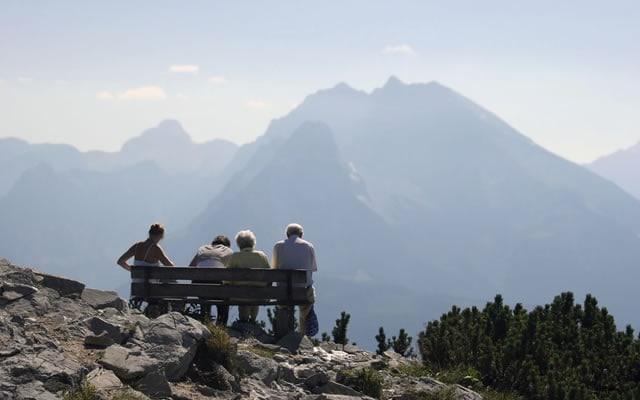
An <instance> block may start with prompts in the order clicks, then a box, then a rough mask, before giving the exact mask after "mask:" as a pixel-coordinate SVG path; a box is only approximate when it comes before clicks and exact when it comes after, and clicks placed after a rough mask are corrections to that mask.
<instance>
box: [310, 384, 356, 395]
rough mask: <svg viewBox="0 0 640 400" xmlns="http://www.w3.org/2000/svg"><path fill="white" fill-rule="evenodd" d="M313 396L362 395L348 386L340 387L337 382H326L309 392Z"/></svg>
mask: <svg viewBox="0 0 640 400" xmlns="http://www.w3.org/2000/svg"><path fill="white" fill-rule="evenodd" d="M311 392H312V393H315V394H323V393H324V394H341V395H345V396H358V397H360V396H362V393H360V392H358V391H357V390H355V389H353V388H350V387H349V386H345V385H342V384H340V383H337V382H333V381H330V382H327V383H326V384H325V385H322V386H318V387H316V388H315V389H313V390H312V391H311Z"/></svg>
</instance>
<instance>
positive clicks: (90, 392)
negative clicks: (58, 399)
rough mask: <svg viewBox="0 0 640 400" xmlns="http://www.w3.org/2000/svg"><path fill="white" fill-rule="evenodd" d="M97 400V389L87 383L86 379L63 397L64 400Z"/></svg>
mask: <svg viewBox="0 0 640 400" xmlns="http://www.w3.org/2000/svg"><path fill="white" fill-rule="evenodd" d="M97 398H98V397H97V394H96V387H95V386H93V385H92V384H90V383H89V382H87V380H86V379H83V380H82V381H80V382H79V383H78V384H77V385H74V386H73V387H72V388H71V390H70V391H69V392H67V393H65V394H64V396H63V397H62V399H63V400H96V399H97Z"/></svg>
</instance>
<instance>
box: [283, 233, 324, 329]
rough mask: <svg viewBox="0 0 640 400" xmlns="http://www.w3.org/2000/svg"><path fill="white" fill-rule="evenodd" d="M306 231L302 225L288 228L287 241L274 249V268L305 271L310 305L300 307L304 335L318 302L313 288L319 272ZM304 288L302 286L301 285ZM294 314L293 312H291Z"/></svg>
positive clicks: (301, 327) (300, 322) (313, 250)
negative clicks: (304, 238) (310, 315)
mask: <svg viewBox="0 0 640 400" xmlns="http://www.w3.org/2000/svg"><path fill="white" fill-rule="evenodd" d="M303 234H304V230H303V228H302V225H300V224H289V225H288V226H287V230H286V235H287V238H286V239H285V240H281V241H279V242H278V243H276V244H275V246H274V247H273V260H272V265H273V268H281V269H305V270H307V281H306V283H305V284H303V285H304V286H305V287H306V288H307V299H308V300H309V303H310V304H306V305H300V306H299V310H300V313H299V314H300V315H299V317H300V318H299V324H298V326H299V329H300V333H302V334H303V335H306V334H307V316H308V315H309V312H310V311H311V307H313V303H315V301H316V293H315V289H314V287H313V273H314V272H315V271H317V270H318V264H317V262H316V252H315V249H314V247H313V244H311V243H309V242H307V241H306V240H303V239H302V235H303ZM301 286H302V285H301ZM291 312H293V310H291Z"/></svg>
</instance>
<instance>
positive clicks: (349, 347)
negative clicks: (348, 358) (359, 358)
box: [342, 344, 362, 354]
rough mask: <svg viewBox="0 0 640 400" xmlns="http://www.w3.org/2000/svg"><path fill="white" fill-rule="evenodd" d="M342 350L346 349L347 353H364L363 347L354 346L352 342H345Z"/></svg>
mask: <svg viewBox="0 0 640 400" xmlns="http://www.w3.org/2000/svg"><path fill="white" fill-rule="evenodd" d="M342 351H344V352H345V353H348V354H358V353H362V349H360V348H359V347H358V346H354V345H352V344H345V345H344V348H343V349H342Z"/></svg>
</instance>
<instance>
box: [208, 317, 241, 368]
mask: <svg viewBox="0 0 640 400" xmlns="http://www.w3.org/2000/svg"><path fill="white" fill-rule="evenodd" d="M207 328H208V329H209V332H211V336H210V337H208V338H207V340H206V341H205V342H204V347H203V349H202V351H201V353H202V354H200V359H201V360H202V359H206V360H211V361H215V362H216V363H217V364H220V365H222V366H223V367H224V368H225V369H226V370H227V371H229V372H230V373H232V374H234V375H235V374H238V373H240V364H239V361H238V351H237V349H236V346H235V345H234V344H233V343H231V338H230V337H229V335H228V334H227V331H226V330H224V328H221V327H219V326H216V325H214V324H213V323H212V322H209V323H207Z"/></svg>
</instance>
